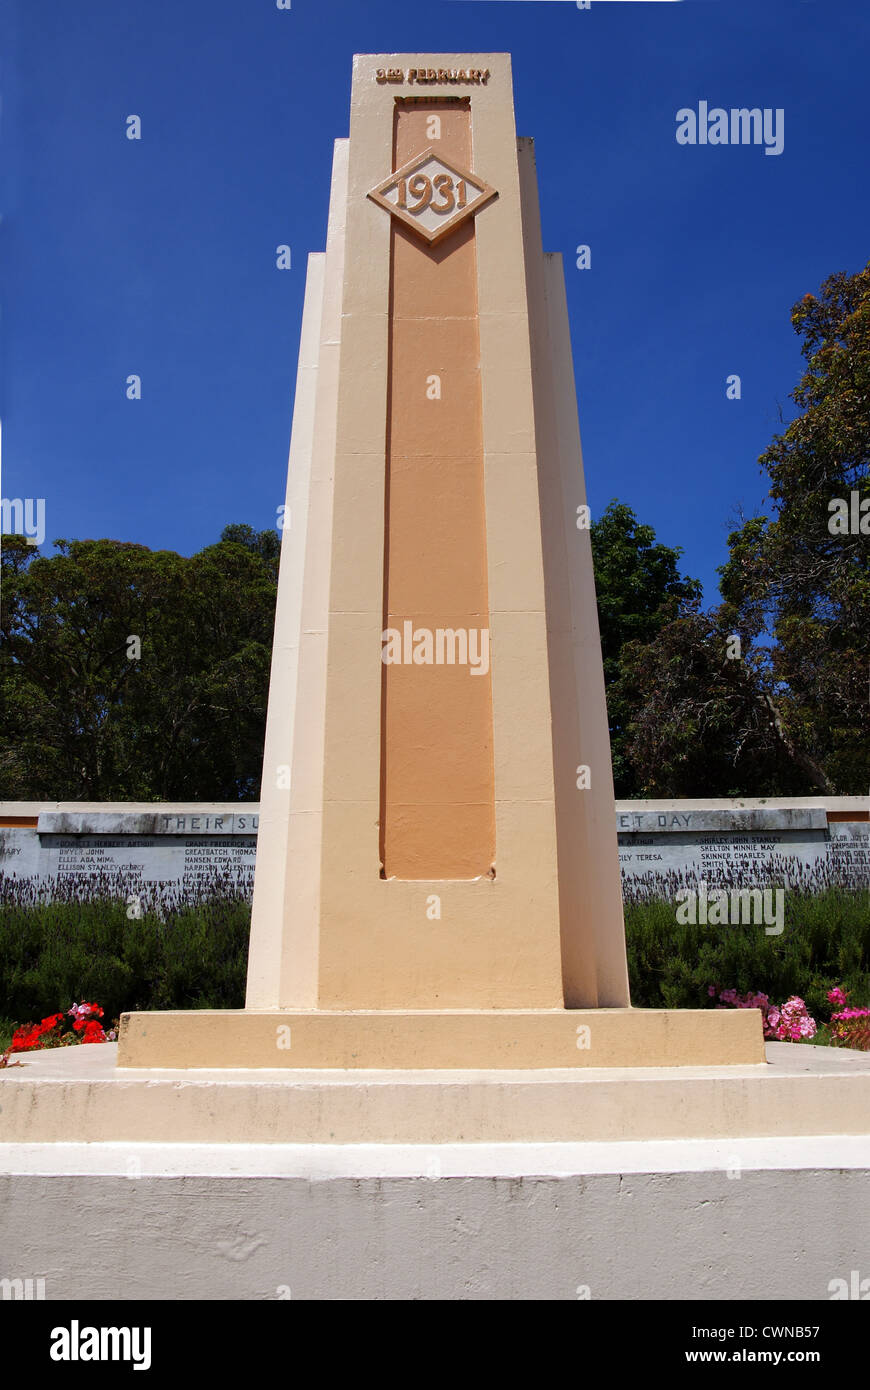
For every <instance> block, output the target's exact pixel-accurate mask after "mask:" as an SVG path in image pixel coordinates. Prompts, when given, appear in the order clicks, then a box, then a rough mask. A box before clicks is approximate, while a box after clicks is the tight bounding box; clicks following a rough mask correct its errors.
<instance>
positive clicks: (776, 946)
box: [625, 888, 870, 1018]
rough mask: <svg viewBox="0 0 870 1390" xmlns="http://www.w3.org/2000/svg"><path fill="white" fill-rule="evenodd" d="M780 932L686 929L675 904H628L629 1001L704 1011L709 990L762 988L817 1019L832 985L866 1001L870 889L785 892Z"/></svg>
mask: <svg viewBox="0 0 870 1390" xmlns="http://www.w3.org/2000/svg"><path fill="white" fill-rule="evenodd" d="M784 923H785V930H784V931H783V933H782V935H781V936H767V935H766V934H765V931H764V928H763V927H760V926H750V925H748V924H746V925H740V926H716V927H713V926H690V925H681V924H680V923H679V922H677V920H676V907H675V905H674V904H673V903H669V902H663V901H656V902H649V903H638V904H634V905H631V904H629V905H627V906H626V909H625V928H626V941H627V945H628V961H629V979H630V982H631V1001H632V1003H633V1004H634V1005H635V1007H637V1008H659V1009H661V1008H665V1009H699V1008H709V1007H710V1005H711V1003H712V1000H711V999H710V997H709V995H708V987H709V986H710V985H716V986H717V988H719V989H736V990H737V991H738V992H739V993H741V994H745V993H746V992H748V991H749V990H755V991H760V992H761V993H763V994H767V995H769V996H770V999H771V1000H772V1001H774V1002H776V1003H778V1004H779V1003H782V1002H784V1000H786V999H788V998H789V996H790V995H793V994H797V995H800V997H801V998H802V999H805V1000H806V1002H807V1005H808V1007H809V1011H810V1013H811V1014H812V1015H813V1016H814V1017H815V1018H819V1016H820V1015H822V1016H825V1015H827V1014H828V1013H829V1012H830V1008H831V1006H830V1004H829V1003H828V1001H827V998H826V995H827V992H828V990H829V989H832V988H833V986H834V985H842V986H843V988H844V989H846V990H848V991H851V994H852V999H853V1000H854V1001H855V1002H856V1003H865V1002H866V1003H870V892H868V891H866V890H864V891H861V890H858V891H855V890H851V889H843V888H829V889H827V890H825V891H824V892H821V893H814V894H804V893H799V892H787V893H786V895H785V913H784Z"/></svg>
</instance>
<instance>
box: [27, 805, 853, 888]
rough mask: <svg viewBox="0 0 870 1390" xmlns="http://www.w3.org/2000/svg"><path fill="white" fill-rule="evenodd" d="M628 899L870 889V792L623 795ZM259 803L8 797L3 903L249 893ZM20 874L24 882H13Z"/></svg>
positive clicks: (620, 815) (619, 814) (622, 853)
mask: <svg viewBox="0 0 870 1390" xmlns="http://www.w3.org/2000/svg"><path fill="white" fill-rule="evenodd" d="M615 816H616V826H617V833H618V838H619V858H620V863H621V867H622V878H623V890H624V893H625V896H626V898H627V899H628V900H632V899H636V898H638V897H641V898H642V897H647V896H664V897H668V898H669V897H672V896H673V894H674V892H675V891H676V890H677V889H679V888H680V887H683V886H686V885H689V886H691V885H692V884H693V883H699V882H705V883H707V884H708V885H709V886H710V887H741V888H748V887H755V886H764V885H771V886H774V885H775V886H784V887H789V886H792V887H794V886H800V885H803V886H804V887H806V888H816V889H818V888H822V887H824V886H826V885H828V884H832V883H840V884H843V885H845V886H848V887H853V888H861V887H870V819H868V802H867V799H866V798H864V797H833V798H808V799H805V800H800V799H796V798H788V799H782V800H765V801H743V800H735V801H721V800H720V801H668V802H654V801H621V802H617V803H616V807H615ZM258 826H259V805H258V804H256V803H253V802H252V803H244V804H239V803H235V804H223V805H206V804H200V805H196V804H187V805H161V804H153V805H143V804H132V803H131V804H128V805H124V804H121V803H117V804H107V803H93V804H91V803H74V802H66V803H46V802H0V899H2V896H3V894H2V890H3V889H4V888H5V892H6V895H7V896H8V894H9V893H10V892H13V893H14V895H15V896H16V897H19V896H20V894H21V892H22V891H27V892H28V893H32V894H34V895H35V894H37V893H38V894H39V895H40V896H41V897H43V898H44V899H50V898H52V897H59V896H63V897H67V896H102V895H104V894H110V895H111V896H116V895H120V894H121V893H124V894H125V895H127V894H130V893H139V894H141V895H142V897H143V899H144V900H147V899H148V898H149V897H158V896H163V897H168V898H174V899H176V900H177V899H181V898H189V897H195V896H197V895H199V894H202V893H210V892H231V893H241V894H243V895H244V896H247V897H249V896H250V894H251V892H252V888H253V876H254V864H255V862H256V853H257V830H258ZM11 880H14V881H15V882H16V883H17V884H18V888H17V889H14V888H12V887H11V882H10V881H11Z"/></svg>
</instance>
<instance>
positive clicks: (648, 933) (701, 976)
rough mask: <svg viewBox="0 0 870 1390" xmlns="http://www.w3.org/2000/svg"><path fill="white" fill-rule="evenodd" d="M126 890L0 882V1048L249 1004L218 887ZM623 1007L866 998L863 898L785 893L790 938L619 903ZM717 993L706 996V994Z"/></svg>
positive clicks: (229, 899)
mask: <svg viewBox="0 0 870 1390" xmlns="http://www.w3.org/2000/svg"><path fill="white" fill-rule="evenodd" d="M130 911H131V909H130V908H129V907H128V906H127V903H126V899H125V898H124V897H123V896H122V897H120V898H118V897H115V898H114V899H112V898H106V899H104V900H96V901H94V900H90V901H84V900H82V901H77V900H76V899H75V896H74V895H72V896H70V898H69V900H67V901H59V902H50V903H45V902H38V901H33V900H32V899H28V898H27V896H26V895H24V894H22V893H21V892H20V891H17V890H16V889H15V887H14V883H13V884H10V881H8V880H7V882H6V884H5V885H4V884H3V883H2V882H0V1044H2V1043H4V1042H6V1041H8V1038H9V1036H10V1035H11V1032H12V1025H13V1023H18V1024H21V1023H26V1022H30V1021H32V1020H36V1019H40V1018H43V1017H46V1016H47V1015H50V1014H53V1013H55V1012H56V1011H57V1010H58V1009H67V1008H68V1007H69V1006H70V1005H71V1004H73V1003H74V1002H76V1001H78V1000H81V999H96V1000H99V1002H100V1004H101V1005H102V1007H103V1009H104V1012H105V1017H106V1020H108V1021H111V1020H114V1019H115V1018H117V1017H118V1016H119V1015H120V1014H121V1013H123V1012H126V1011H128V1010H133V1009H145V1010H150V1009H206V1008H209V1009H238V1008H242V1007H243V1006H244V996H245V969H246V962H247V949H248V931H249V926H250V916H251V909H250V903H249V901H248V900H247V898H246V897H243V896H234V895H233V893H232V892H231V891H230V890H228V889H225V890H223V891H220V892H214V893H212V894H211V895H208V894H205V895H203V896H202V897H201V898H200V899H199V900H198V901H187V902H185V901H180V900H177V899H171V898H169V899H166V898H164V899H158V900H155V901H152V902H151V903H150V904H145V905H144V909H143V910H142V912H141V915H140V916H138V917H137V916H131V915H130ZM626 933H627V940H628V954H629V972H630V978H631V997H632V1002H633V1003H634V1004H635V1006H637V1007H641V1008H671V1009H680V1008H712V1007H714V1006H715V1004H716V1002H717V999H718V996H719V993H720V992H721V991H723V990H736V991H737V992H738V994H748V993H750V992H762V993H764V994H766V995H768V996H769V997H770V999H771V1000H772V1001H776V1002H777V1003H782V1002H783V1001H785V1000H787V999H788V998H789V997H791V996H794V995H798V996H800V997H801V998H802V999H804V1000H806V1003H807V1007H808V1009H809V1011H810V1013H811V1014H814V1015H815V1016H816V1017H818V1018H820V1019H821V1018H827V1017H828V1016H829V1014H830V1012H831V1005H830V1003H829V1002H828V999H827V996H828V993H829V992H830V991H831V990H832V989H834V988H835V987H842V988H843V989H845V990H846V991H847V992H848V994H849V999H850V1002H851V1003H852V1004H856V1005H866V1004H870V891H867V890H864V891H860V890H859V891H854V890H844V889H834V888H832V889H829V890H827V891H825V892H822V893H818V894H811V895H810V894H801V893H788V894H787V895H786V900H785V930H784V931H783V933H782V935H781V936H767V935H766V934H765V932H764V930H763V928H761V927H758V926H750V925H742V926H729V927H716V928H712V927H709V926H708V927H704V926H690V925H680V924H679V923H678V922H677V921H676V920H675V910H674V906H673V904H672V903H667V902H663V901H662V902H648V903H642V904H628V905H627V906H626ZM711 991H712V993H711Z"/></svg>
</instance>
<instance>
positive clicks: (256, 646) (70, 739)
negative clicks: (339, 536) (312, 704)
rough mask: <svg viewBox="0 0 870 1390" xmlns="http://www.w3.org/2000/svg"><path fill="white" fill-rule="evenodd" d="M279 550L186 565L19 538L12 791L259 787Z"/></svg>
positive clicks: (6, 672)
mask: <svg viewBox="0 0 870 1390" xmlns="http://www.w3.org/2000/svg"><path fill="white" fill-rule="evenodd" d="M252 534H253V533H252ZM262 534H263V533H261V535H262ZM276 540H277V537H276ZM264 548H265V549H266V550H268V547H267V545H265V546H264ZM264 548H262V547H261V546H259V545H256V544H255V545H247V544H244V543H240V542H239V541H238V540H233V539H230V540H222V541H221V542H219V543H218V544H217V545H213V546H208V547H206V548H205V549H204V550H202V551H200V552H199V553H198V554H196V555H193V556H191V557H190V558H189V559H187V558H185V557H183V556H180V555H176V554H175V553H174V552H172V551H151V550H149V549H148V548H147V547H146V546H143V545H130V544H126V543H123V542H120V541H111V540H96V541H90V540H87V541H65V540H60V541H57V542H55V550H56V552H57V553H56V554H54V555H51V556H43V555H40V554H39V553H38V551H36V550H35V549H34V548H33V547H29V546H27V545H26V544H25V542H24V540H23V538H21V537H7V538H5V539H4V545H3V551H2V557H0V563H2V600H0V798H4V799H31V798H32V799H36V800H76V799H93V800H122V801H123V800H143V801H151V800H154V801H158V800H187V799H191V800H236V799H237V798H241V797H256V796H257V795H258V792H259V782H260V770H261V763H262V750H263V730H264V726H265V710H266V698H267V692H268V680H269V667H270V653H271V643H272V626H273V621H274V608H275V595H276V582H275V572H276V564H277V551H276V552H275V554H274V555H273V556H271V557H270V556H269V555H268V553H265V554H264V553H263V549H264Z"/></svg>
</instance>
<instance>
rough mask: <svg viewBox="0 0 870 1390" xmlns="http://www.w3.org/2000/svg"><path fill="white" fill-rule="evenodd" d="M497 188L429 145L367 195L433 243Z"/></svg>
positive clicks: (493, 195)
mask: <svg viewBox="0 0 870 1390" xmlns="http://www.w3.org/2000/svg"><path fill="white" fill-rule="evenodd" d="M495 196H496V190H495V189H494V188H491V187H490V185H489V184H488V183H485V182H484V181H483V179H479V178H478V177H477V175H476V174H471V173H469V172H468V170H467V169H462V168H460V167H459V165H458V164H452V163H451V162H450V161H449V160H447V159H445V158H444V157H443V155H440V154H439V153H438V151H437V149H435V148H434V147H432V146H431V145H430V147H429V149H428V150H424V152H423V154H418V155H416V156H415V158H414V159H412V160H410V161H409V162H408V163H407V164H405V165H403V167H402V168H401V169H397V170H396V172H395V173H394V174H390V176H389V178H387V179H384V182H383V183H379V184H378V186H377V188H373V189H372V190H371V192H370V193H369V197H370V198H373V199H374V201H375V202H376V203H377V204H378V205H379V206H380V207H382V208H386V210H387V212H389V213H392V215H393V217H397V218H398V219H399V221H400V222H404V223H405V226H406V227H413V229H414V231H415V232H417V233H419V235H420V236H421V237H423V238H424V240H425V241H428V242H429V244H430V245H432V244H433V243H434V242H436V241H440V240H441V238H442V237H445V236H447V234H448V233H449V232H452V231H453V230H454V229H455V228H456V227H458V226H459V225H460V223H462V222H464V221H465V219H466V218H467V217H473V216H474V214H475V213H476V212H478V211H479V210H480V209H481V208H482V207H483V205H484V203H488V202H489V201H490V199H491V198H494V197H495Z"/></svg>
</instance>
